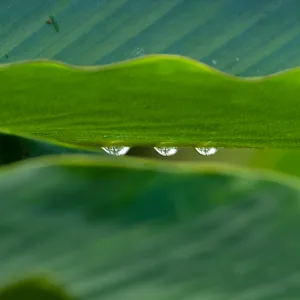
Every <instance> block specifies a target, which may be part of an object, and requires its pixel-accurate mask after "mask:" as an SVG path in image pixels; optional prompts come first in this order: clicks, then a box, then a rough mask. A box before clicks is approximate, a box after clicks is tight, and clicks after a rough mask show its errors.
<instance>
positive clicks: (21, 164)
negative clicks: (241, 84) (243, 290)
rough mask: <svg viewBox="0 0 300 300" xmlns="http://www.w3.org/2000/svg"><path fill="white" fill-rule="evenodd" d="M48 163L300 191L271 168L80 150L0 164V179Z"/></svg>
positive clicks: (293, 179) (294, 181)
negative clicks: (217, 178) (212, 177)
mask: <svg viewBox="0 0 300 300" xmlns="http://www.w3.org/2000/svg"><path fill="white" fill-rule="evenodd" d="M50 167H70V168H71V167H74V168H78V169H81V168H88V169H90V170H93V169H95V168H96V169H101V168H111V169H134V170H138V171H141V172H142V171H156V172H159V173H166V174H168V173H169V174H175V175H176V174H178V175H185V174H207V175H209V174H221V175H228V176H236V177H241V178H252V179H258V180H268V181H272V182H275V183H278V184H283V185H286V186H289V187H291V188H293V189H296V190H299V191H300V178H298V177H296V176H292V175H288V174H284V173H281V172H278V171H275V170H266V169H253V168H248V167H240V166H237V165H233V164H226V163H220V162H206V163H203V162H201V163H198V164H196V163H194V162H193V163H191V162H164V161H157V160H154V159H145V158H135V157H117V158H115V157H107V156H95V155H84V154H62V155H59V154H58V155H46V156H40V157H34V158H29V159H26V160H23V161H18V162H15V163H11V164H8V165H3V166H1V167H0V180H1V176H5V174H6V173H10V172H18V170H24V168H25V169H26V170H27V171H30V169H45V168H50Z"/></svg>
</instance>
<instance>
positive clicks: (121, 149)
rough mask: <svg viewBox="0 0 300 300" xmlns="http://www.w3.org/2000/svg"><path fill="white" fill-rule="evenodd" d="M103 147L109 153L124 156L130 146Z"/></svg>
mask: <svg viewBox="0 0 300 300" xmlns="http://www.w3.org/2000/svg"><path fill="white" fill-rule="evenodd" d="M102 149H103V150H104V151H105V152H106V153H108V154H111V155H117V156H122V155H125V154H126V153H127V152H128V151H129V149H130V147H102Z"/></svg>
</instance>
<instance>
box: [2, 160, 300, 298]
mask: <svg viewBox="0 0 300 300" xmlns="http://www.w3.org/2000/svg"><path fill="white" fill-rule="evenodd" d="M299 187H300V184H299V181H298V180H296V179H294V178H289V177H284V176H282V175H274V174H271V173H270V174H268V173H261V174H260V173H258V172H250V171H246V170H240V169H236V168H233V167H229V166H223V165H216V164H207V165H203V166H195V165H186V164H174V163H173V164H162V163H158V162H153V161H145V160H134V159H130V158H127V159H124V160H122V159H120V160H119V159H117V160H116V159H109V158H106V159H104V158H101V159H96V158H95V157H87V156H69V157H68V156H65V157H63V156H62V157H52V158H47V159H46V158H43V159H37V160H32V161H29V160H28V161H27V162H26V163H22V164H17V165H15V166H10V167H5V168H2V169H1V173H0V200H1V201H0V216H1V217H0V232H1V241H0V265H1V268H0V281H1V283H2V285H5V284H9V283H10V282H11V281H12V280H17V278H24V276H46V277H47V276H49V278H50V277H51V278H55V279H56V280H57V281H58V282H60V283H61V284H62V285H63V286H65V289H66V291H67V292H68V293H70V294H71V295H73V296H74V297H75V298H76V299H88V300H89V299H94V300H98V299H99V300H100V299H101V300H114V299H120V298H122V299H125V300H126V299H130V300H134V299H145V300H152V299H157V300H167V299H185V300H194V299H199V300H202V299H203V300H206V299H211V300H225V299H226V300H227V299H247V300H258V299H260V300H262V299H263V300H271V299H272V300H279V299H280V300H282V299H299V297H300V290H299V284H298V283H299V280H298V279H299V276H300V273H299V267H300V259H299V251H300V243H299V239H298V236H299V232H298V231H299V226H300V206H299V201H300V189H299Z"/></svg>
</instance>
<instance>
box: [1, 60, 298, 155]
mask: <svg viewBox="0 0 300 300" xmlns="http://www.w3.org/2000/svg"><path fill="white" fill-rule="evenodd" d="M299 76H300V71H299V69H293V70H290V71H287V72H283V73H278V74H276V75H272V76H266V77H261V78H252V79H245V78H239V77H233V76H229V75H226V74H224V73H221V72H219V71H217V70H215V69H212V68H210V67H208V66H206V65H204V64H201V63H198V62H196V61H194V60H191V59H188V58H184V57H179V56H170V55H153V56H148V57H144V58H139V59H135V60H130V61H127V62H123V63H120V64H112V65H108V66H104V67H90V68H75V67H71V66H68V65H64V64H61V63H55V62H46V61H36V62H27V63H20V64H11V65H3V66H2V68H0V81H1V83H2V84H1V86H0V92H1V95H2V97H1V98H0V107H2V108H4V109H2V110H1V111H0V131H2V132H4V133H13V134H16V135H21V136H25V137H34V138H39V139H43V140H46V141H52V142H56V143H61V144H63V145H69V146H72V147H78V148H83V149H93V150H95V149H100V147H102V146H103V147H109V146H156V147H172V146H177V147H180V146H193V147H198V148H201V147H216V148H218V147H248V148H249V147H273V148H274V147H277V148H278V147H299V139H298V136H299V130H298V129H299V128H300V119H299V118H298V111H299V109H300V102H299V101H298V96H297V95H298V94H299V93H300V85H299V80H298V79H299Z"/></svg>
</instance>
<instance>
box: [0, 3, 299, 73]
mask: <svg viewBox="0 0 300 300" xmlns="http://www.w3.org/2000/svg"><path fill="white" fill-rule="evenodd" d="M299 8H300V5H299V2H298V1H297V0H290V1H289V2H288V5H285V2H283V1H274V0H265V1H259V0H253V1H245V0H244V1H242V0H227V1H221V0H214V1H205V0H199V1H187V0H172V1H160V2H157V1H154V0H142V1H137V2H133V1H128V0H109V1H108V0H90V1H81V0H69V1H68V0H43V1H36V0H26V1H24V0H14V5H11V2H10V1H8V0H7V1H0V14H1V16H0V19H1V21H2V23H1V24H2V27H1V28H0V36H1V47H0V61H1V56H2V57H3V58H2V62H6V58H5V57H4V55H5V54H6V53H8V55H9V58H8V61H9V62H12V61H20V60H31V59H37V58H47V59H55V60H60V61H64V62H66V63H70V64H75V65H76V64H77V65H97V64H101V65H102V64H107V63H113V62H116V61H122V60H124V59H128V58H129V57H134V56H136V55H143V54H157V53H167V54H170V53H172V54H181V55H185V56H188V57H192V58H194V59H197V60H200V61H202V62H204V63H207V64H210V65H213V64H216V66H217V68H218V69H220V70H222V71H224V72H227V73H230V74H236V75H242V76H257V75H265V74H271V73H274V72H278V71H281V70H284V69H287V68H292V67H296V66H298V65H299V64H300V56H299V55H298V53H299V33H300V30H299V28H300V27H299ZM25 12H26V18H24V14H25ZM49 15H54V16H55V18H56V19H57V22H58V23H59V25H60V32H59V33H57V32H55V31H54V30H52V29H53V28H51V27H49V26H47V25H46V24H45V21H46V20H47V19H48V17H49ZM66 37H67V38H66Z"/></svg>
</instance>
